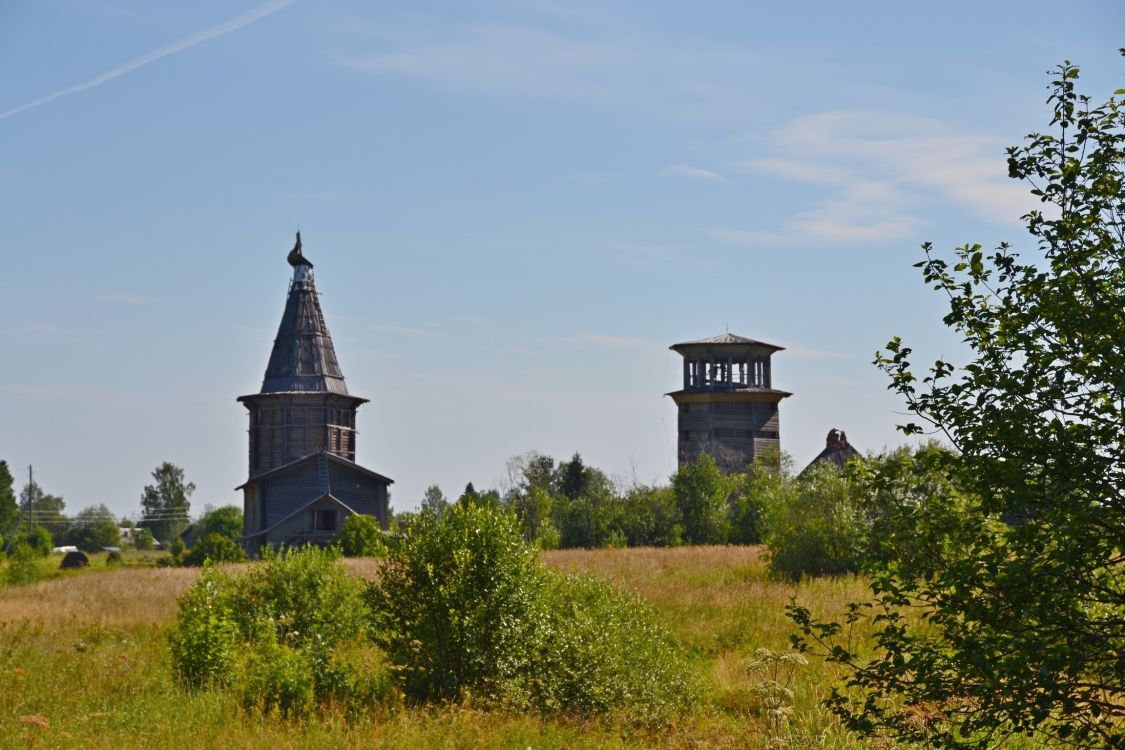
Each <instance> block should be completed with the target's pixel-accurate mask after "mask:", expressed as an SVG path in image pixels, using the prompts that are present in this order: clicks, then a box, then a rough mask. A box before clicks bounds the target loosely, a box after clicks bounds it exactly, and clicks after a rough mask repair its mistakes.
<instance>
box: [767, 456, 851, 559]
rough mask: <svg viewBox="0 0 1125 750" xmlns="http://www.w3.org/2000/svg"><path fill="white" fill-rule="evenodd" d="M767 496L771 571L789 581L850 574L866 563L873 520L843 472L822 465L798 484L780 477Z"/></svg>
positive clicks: (808, 472)
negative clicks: (861, 506)
mask: <svg viewBox="0 0 1125 750" xmlns="http://www.w3.org/2000/svg"><path fill="white" fill-rule="evenodd" d="M763 480H764V478H759V480H758V492H759V493H761V495H762V496H763V500H764V502H763V505H764V509H763V519H762V521H763V523H762V526H763V532H764V535H765V540H766V544H767V545H768V546H769V551H770V569H771V570H772V571H773V572H775V573H778V574H780V575H784V576H788V577H790V578H800V577H801V576H802V575H806V574H808V575H823V574H838V573H852V572H855V571H857V570H859V569H860V567H861V566H862V565H863V562H864V560H865V553H866V551H867V545H868V542H867V540H868V532H869V529H870V521H869V520H868V518H867V516H866V514H865V513H864V512H863V510H862V509H861V508H860V505H859V503H858V502H857V500H856V497H855V491H854V489H853V488H852V486H851V484H850V483H849V481H848V478H847V476H846V475H845V474H844V471H843V470H842V469H840V468H839V467H838V466H836V465H835V464H833V463H831V462H829V461H818V462H817V463H815V464H813V465H812V466H810V467H809V468H808V470H807V471H805V472H804V473H803V474H802V476H801V478H800V479H792V478H790V477H787V476H778V477H776V479H774V480H773V481H772V482H771V483H770V485H768V487H763V486H762V484H763Z"/></svg>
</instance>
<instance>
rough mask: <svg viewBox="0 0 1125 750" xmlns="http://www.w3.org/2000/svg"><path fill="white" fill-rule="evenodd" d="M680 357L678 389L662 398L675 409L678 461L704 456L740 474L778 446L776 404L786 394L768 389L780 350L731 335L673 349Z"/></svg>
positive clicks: (779, 436) (681, 462)
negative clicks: (681, 373)
mask: <svg viewBox="0 0 1125 750" xmlns="http://www.w3.org/2000/svg"><path fill="white" fill-rule="evenodd" d="M670 348H671V349H672V351H674V352H677V353H679V354H680V355H682V356H683V358H684V385H683V388H682V389H680V390H678V391H673V392H672V393H669V394H667V395H669V396H671V397H672V400H673V401H675V402H676V406H677V407H678V409H679V419H678V427H679V430H678V432H679V435H678V438H679V439H678V444H679V450H678V454H679V462H680V464H685V463H690V462H692V461H694V460H695V459H696V458H698V457H699V455H700V454H703V453H706V454H708V455H709V456H711V458H713V459H714V460H715V463H716V464H718V466H719V467H720V468H721V469H723V470H724V471H726V472H727V473H733V472H742V471H746V470H747V468H749V466H750V464H751V462H753V460H754V458H755V457H757V456H761V455H762V454H763V453H764V452H765V451H766V450H767V449H768V448H770V447H776V448H780V446H781V426H780V418H779V414H778V405H779V404H780V403H781V400H782V399H783V398H786V397H788V396H791V395H792V394H791V393H788V392H786V391H780V390H777V389H776V388H774V387H773V371H772V370H773V368H772V365H771V362H770V358H771V357H772V356H773V354H774V353H775V352H779V351H782V349H783V347H780V346H774V345H773V344H766V343H763V342H761V341H755V340H754V339H748V338H745V337H743V336H736V335H734V334H733V333H725V334H723V335H721V336H715V337H713V338H709V339H703V340H701V341H685V342H684V343H681V344H673V345H672V346H671V347H670Z"/></svg>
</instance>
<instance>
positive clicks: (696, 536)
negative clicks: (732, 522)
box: [672, 453, 732, 544]
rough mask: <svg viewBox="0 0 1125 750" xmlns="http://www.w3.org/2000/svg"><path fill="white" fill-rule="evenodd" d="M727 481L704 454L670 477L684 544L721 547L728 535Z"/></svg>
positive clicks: (730, 483)
mask: <svg viewBox="0 0 1125 750" xmlns="http://www.w3.org/2000/svg"><path fill="white" fill-rule="evenodd" d="M731 489H732V482H731V479H730V478H729V477H728V476H727V475H726V474H725V473H723V470H722V469H720V468H719V467H718V465H716V463H715V461H714V459H712V458H711V457H710V456H709V455H707V454H706V453H702V454H700V455H699V457H698V458H697V459H696V460H695V461H693V462H691V463H688V464H684V465H683V466H681V467H680V468H679V470H677V471H676V473H675V474H674V475H673V476H672V491H673V493H675V497H676V506H677V507H678V508H679V511H680V518H681V519H682V520H681V523H683V527H684V542H686V543H687V544H722V543H724V542H726V540H727V535H728V534H729V530H730V527H729V506H728V502H727V498H728V497H729V496H730V492H731Z"/></svg>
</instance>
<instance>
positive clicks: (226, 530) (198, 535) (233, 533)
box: [191, 505, 242, 545]
mask: <svg viewBox="0 0 1125 750" xmlns="http://www.w3.org/2000/svg"><path fill="white" fill-rule="evenodd" d="M210 534H219V535H220V536H225V537H226V538H227V539H230V540H231V541H232V542H235V543H237V542H238V540H240V539H242V508H239V507H237V506H234V505H224V506H223V507H221V508H211V507H208V509H207V512H205V513H204V514H203V516H202V517H201V518H200V519H199V520H198V521H196V522H195V523H194V524H192V534H191V537H192V539H191V544H192V545H194V544H195V540H197V539H203V538H204V537H206V536H208V535H210Z"/></svg>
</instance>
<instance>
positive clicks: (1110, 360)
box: [792, 50, 1125, 747]
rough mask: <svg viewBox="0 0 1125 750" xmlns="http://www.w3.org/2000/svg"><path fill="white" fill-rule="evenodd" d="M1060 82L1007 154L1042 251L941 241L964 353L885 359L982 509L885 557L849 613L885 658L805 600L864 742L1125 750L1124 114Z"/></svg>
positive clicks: (939, 283)
mask: <svg viewBox="0 0 1125 750" xmlns="http://www.w3.org/2000/svg"><path fill="white" fill-rule="evenodd" d="M1122 53H1123V54H1125V50H1123V51H1122ZM1055 73H1056V75H1055V76H1054V79H1053V81H1052V83H1051V85H1050V87H1049V90H1050V96H1049V98H1048V102H1049V103H1050V105H1051V106H1052V107H1053V111H1054V115H1053V117H1052V120H1051V128H1050V132H1047V133H1034V134H1032V135H1030V136H1029V137H1028V139H1027V141H1026V142H1025V144H1024V145H1023V146H1020V147H1014V148H1010V149H1008V167H1009V173H1010V175H1011V176H1012V177H1013V178H1016V179H1020V180H1025V181H1027V182H1028V183H1030V185H1031V187H1032V190H1031V192H1032V194H1033V195H1034V196H1036V197H1038V198H1039V199H1040V200H1041V201H1042V202H1043V204H1045V206H1044V209H1043V210H1034V211H1031V212H1030V213H1028V214H1027V215H1026V216H1025V217H1024V220H1025V223H1026V226H1027V230H1028V232H1029V233H1030V234H1031V236H1032V238H1034V244H1035V249H1034V251H1033V252H1031V253H1030V254H1029V255H1030V256H1031V257H1032V258H1033V260H1030V261H1029V260H1024V259H1023V258H1022V257H1021V256H1020V255H1019V254H1018V253H1017V252H1015V251H1014V250H1013V249H1012V248H1011V247H1009V246H1008V245H1007V244H1004V245H1001V246H1000V247H999V248H998V249H997V250H996V251H995V252H993V253H991V254H988V255H986V254H985V252H984V251H982V250H981V248H980V246H977V245H973V246H964V247H961V248H959V249H958V250H957V251H956V253H955V260H953V261H952V262H950V261H947V260H946V259H944V258H942V257H940V256H939V255H938V254H937V253H935V251H934V250H933V249H932V248H931V247H930V246H929V245H926V246H924V249H925V253H926V257H925V259H924V260H923V261H922V262H921V263H919V264H918V265H919V266H920V267H921V269H922V273H923V276H924V279H925V281H926V283H927V284H928V285H930V286H932V287H934V288H935V289H937V290H938V291H940V292H941V293H942V295H943V296H944V297H945V298H947V299H948V302H949V312H948V314H947V315H946V316H945V318H944V321H945V323H946V325H948V326H950V327H951V328H952V329H954V330H955V331H956V332H957V333H958V334H960V335H961V336H962V337H963V338H964V341H965V343H966V344H967V347H968V361H967V362H966V363H965V364H964V365H963V366H961V367H960V368H958V367H955V366H954V365H953V364H952V363H949V362H945V361H941V360H939V361H938V362H936V363H935V364H934V365H933V367H931V368H929V371H928V373H926V374H925V375H924V376H923V377H922V379H921V380H920V379H919V375H916V374H915V369H914V366H913V365H912V363H911V350H910V349H909V348H908V347H907V346H905V345H904V344H903V343H902V342H901V341H900V340H899V339H897V338H896V339H894V340H892V341H891V342H890V344H889V345H888V348H887V352H886V354H885V355H880V356H878V358H877V360H876V362H877V363H878V365H879V366H880V367H881V368H882V369H883V370H885V371H886V372H887V374H888V375H889V376H890V378H891V387H892V388H893V389H894V390H896V391H897V392H898V393H899V394H900V395H901V396H903V397H904V399H905V401H906V404H907V408H908V409H909V410H910V411H911V412H912V413H913V414H914V415H916V416H917V417H918V418H919V422H913V423H910V424H907V425H904V426H903V428H902V429H903V430H904V431H905V432H906V433H908V434H916V433H920V432H922V431H923V425H929V426H931V427H932V428H934V429H937V430H939V431H941V432H942V433H943V434H944V435H945V436H946V437H947V438H948V439H949V441H950V442H951V443H952V444H953V445H954V446H955V447H956V448H957V450H958V451H959V453H960V456H959V458H958V459H957V460H956V461H951V462H950V465H949V466H948V467H947V469H946V471H947V472H948V474H949V480H950V482H951V483H952V484H953V485H954V486H956V487H959V488H964V490H966V498H967V500H966V503H965V504H964V505H965V507H963V508H962V509H961V510H959V511H957V512H954V513H943V514H941V515H940V516H939V517H938V518H937V519H936V520H937V521H938V523H937V524H926V525H921V526H919V527H918V528H917V529H916V530H915V533H916V535H918V536H922V535H926V536H927V537H929V538H924V539H923V540H922V541H923V542H925V545H924V549H925V550H926V554H922V555H919V554H910V555H906V556H903V557H901V558H897V559H891V560H888V561H885V562H884V563H882V564H881V565H877V566H875V567H874V570H873V573H874V578H873V584H872V592H873V601H872V602H869V603H868V604H867V605H866V606H860V607H856V608H855V609H854V611H853V614H852V617H853V619H854V618H859V617H861V616H865V615H873V616H874V619H873V625H874V628H875V642H876V643H878V644H879V648H878V650H877V651H876V652H875V654H874V655H872V656H870V657H869V658H865V657H863V656H861V655H858V654H856V653H854V652H852V651H850V650H849V649H848V648H846V647H845V646H843V645H841V644H840V643H837V642H835V639H834V637H833V636H834V635H835V634H837V633H838V632H839V631H840V626H839V625H838V624H835V623H823V622H816V621H814V620H812V618H811V617H810V616H809V613H808V612H807V611H806V610H804V609H802V608H799V607H797V608H793V610H792V615H793V616H794V618H795V619H796V622H797V623H798V624H799V625H800V626H801V628H802V632H803V634H804V637H805V639H806V640H805V641H803V642H802V643H801V645H803V646H805V647H809V646H810V645H811V644H810V641H809V640H808V639H812V640H813V641H817V640H819V641H820V642H822V643H824V644H829V645H831V646H832V648H831V649H830V650H829V651H828V655H829V658H830V659H831V660H832V661H836V662H841V663H844V664H847V665H849V666H850V667H851V668H852V672H851V678H850V680H849V683H848V685H849V687H850V689H848V690H839V691H837V692H836V693H835V694H834V695H833V697H832V699H831V704H832V706H833V708H834V709H835V711H836V712H837V713H838V714H839V715H840V716H842V717H843V718H844V720H845V721H846V723H847V725H848V726H849V727H851V728H853V729H856V730H859V731H862V732H866V733H877V732H883V733H889V734H891V735H894V736H896V737H899V738H902V739H905V740H909V741H915V742H919V743H924V744H927V745H928V746H937V747H986V746H994V745H995V744H996V743H997V742H999V741H1000V740H1001V739H1002V738H1004V737H1006V736H1009V735H1011V734H1038V735H1040V736H1045V737H1047V738H1051V739H1053V740H1054V741H1055V742H1057V743H1059V744H1066V745H1070V746H1076V747H1122V746H1125V673H1123V671H1122V670H1123V667H1122V665H1123V664H1125V660H1123V659H1122V655H1121V648H1122V644H1125V576H1123V575H1122V574H1123V573H1125V570H1123V564H1125V556H1123V550H1125V453H1123V452H1122V446H1125V346H1123V345H1122V342H1123V341H1125V186H1123V182H1122V171H1123V165H1125V108H1123V107H1122V104H1121V103H1120V102H1118V101H1117V100H1116V99H1114V98H1110V99H1109V100H1108V101H1107V102H1105V103H1104V104H1100V105H1095V104H1094V103H1092V102H1091V101H1090V99H1089V98H1088V97H1086V96H1079V95H1078V94H1077V93H1076V91H1075V88H1074V87H1075V82H1076V80H1077V78H1078V69H1077V68H1076V67H1075V66H1073V65H1071V64H1070V63H1069V62H1066V63H1064V64H1063V65H1061V66H1059V67H1058V68H1057V70H1056V71H1055ZM1116 93H1118V94H1121V93H1125V90H1120V91H1118V92H1116ZM892 478H896V481H898V482H899V484H900V485H901V484H902V483H903V482H904V481H905V480H909V479H910V478H911V477H910V475H909V474H902V473H899V474H897V475H896V477H892ZM906 486H907V487H909V482H907V484H906ZM908 609H910V610H914V611H918V612H921V613H922V614H924V616H925V617H924V621H923V622H919V620H918V619H917V618H916V617H913V616H912V617H907V615H906V614H905V611H906V610H908ZM850 696H854V700H853V698H852V697H850ZM922 716H925V717H926V720H919V718H920V717H922Z"/></svg>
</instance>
